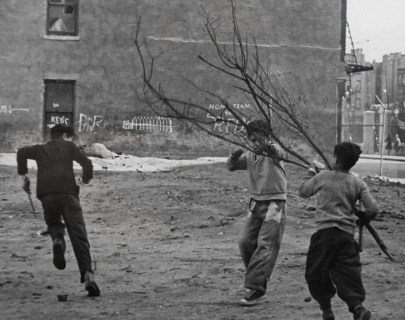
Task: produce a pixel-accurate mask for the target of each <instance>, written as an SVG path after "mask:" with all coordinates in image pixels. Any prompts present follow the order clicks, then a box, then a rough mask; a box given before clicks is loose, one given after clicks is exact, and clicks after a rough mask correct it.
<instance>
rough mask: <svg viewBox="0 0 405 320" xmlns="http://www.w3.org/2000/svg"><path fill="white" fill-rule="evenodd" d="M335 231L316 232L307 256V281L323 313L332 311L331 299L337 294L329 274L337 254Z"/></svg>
mask: <svg viewBox="0 0 405 320" xmlns="http://www.w3.org/2000/svg"><path fill="white" fill-rule="evenodd" d="M335 229H336V228H328V229H325V230H320V231H317V232H315V233H314V234H313V235H312V237H311V243H310V246H309V249H308V254H307V261H306V270H305V279H306V281H307V284H308V289H309V292H310V293H311V296H312V297H313V298H314V299H315V300H316V301H317V302H318V303H319V305H320V308H321V310H323V311H326V310H329V309H331V299H332V298H333V297H334V295H335V294H336V289H335V286H334V285H333V282H332V279H331V276H330V273H329V267H330V264H331V262H332V260H333V257H334V254H335V250H334V239H333V234H334V232H335ZM330 236H331V237H330Z"/></svg>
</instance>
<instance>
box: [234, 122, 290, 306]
mask: <svg viewBox="0 0 405 320" xmlns="http://www.w3.org/2000/svg"><path fill="white" fill-rule="evenodd" d="M246 129H247V135H248V139H249V142H250V145H251V148H252V149H253V151H248V152H245V153H244V152H243V150H238V151H235V152H234V153H233V154H232V155H231V156H230V157H229V159H228V161H227V167H228V170H230V171H234V170H247V177H248V190H249V193H250V194H251V199H250V205H249V214H248V217H247V221H246V225H245V229H244V232H243V235H242V238H241V240H240V243H239V249H240V253H241V256H242V260H243V262H244V264H245V267H246V275H245V283H244V286H245V288H246V289H248V291H247V293H246V296H245V297H244V298H243V299H241V301H240V303H241V304H242V305H248V306H249V305H254V304H256V302H257V301H258V300H259V299H261V298H263V297H264V296H265V294H266V290H267V282H268V281H269V279H270V276H271V274H272V272H273V269H274V266H275V264H276V260H277V256H278V253H279V250H280V245H281V240H282V238H283V233H284V228H285V224H286V199H287V179H286V173H285V170H284V167H283V164H282V161H281V160H280V158H281V155H282V149H281V147H280V146H279V145H277V144H275V143H274V142H272V141H270V139H269V132H270V131H269V130H271V128H270V127H269V126H267V124H266V123H265V122H263V121H260V120H255V121H252V122H250V123H249V124H248V125H247V128H246Z"/></svg>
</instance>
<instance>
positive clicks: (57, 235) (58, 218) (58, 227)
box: [41, 194, 66, 270]
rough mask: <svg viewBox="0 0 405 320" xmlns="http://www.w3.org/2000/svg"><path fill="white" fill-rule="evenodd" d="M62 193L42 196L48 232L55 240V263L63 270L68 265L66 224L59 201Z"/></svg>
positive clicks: (53, 240)
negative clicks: (65, 235) (65, 236)
mask: <svg viewBox="0 0 405 320" xmlns="http://www.w3.org/2000/svg"><path fill="white" fill-rule="evenodd" d="M59 197H60V195H57V194H49V195H46V196H43V197H42V198H41V203H42V207H43V209H44V218H45V223H46V224H47V226H48V230H47V231H48V232H49V235H50V236H51V239H52V242H53V245H52V246H53V264H54V266H55V267H56V268H57V269H59V270H63V269H65V267H66V261H65V251H66V244H65V239H64V237H63V235H64V232H65V225H64V224H63V223H62V210H63V209H62V207H61V206H60V201H59Z"/></svg>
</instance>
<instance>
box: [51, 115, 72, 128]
mask: <svg viewBox="0 0 405 320" xmlns="http://www.w3.org/2000/svg"><path fill="white" fill-rule="evenodd" d="M57 124H63V125H66V126H69V125H70V119H69V117H66V116H51V119H50V123H49V124H47V125H46V126H47V127H48V128H53V127H54V126H56V125H57Z"/></svg>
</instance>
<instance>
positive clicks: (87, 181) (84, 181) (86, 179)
mask: <svg viewBox="0 0 405 320" xmlns="http://www.w3.org/2000/svg"><path fill="white" fill-rule="evenodd" d="M90 180H91V179H89V178H87V177H86V176H82V182H83V183H84V184H88V183H89V182H90Z"/></svg>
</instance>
